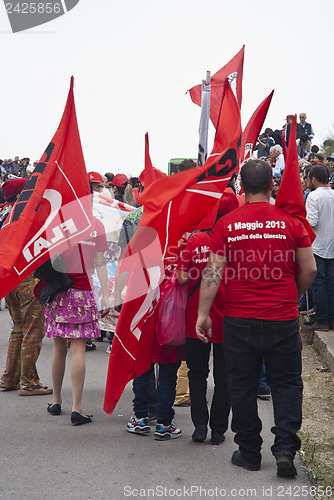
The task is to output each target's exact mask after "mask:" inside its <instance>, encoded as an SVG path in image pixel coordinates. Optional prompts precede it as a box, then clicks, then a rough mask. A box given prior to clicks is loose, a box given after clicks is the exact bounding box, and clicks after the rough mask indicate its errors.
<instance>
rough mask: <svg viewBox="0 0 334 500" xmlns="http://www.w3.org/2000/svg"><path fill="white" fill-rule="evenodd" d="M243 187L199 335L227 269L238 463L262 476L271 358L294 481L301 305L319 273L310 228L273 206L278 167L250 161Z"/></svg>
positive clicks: (215, 262) (282, 455)
mask: <svg viewBox="0 0 334 500" xmlns="http://www.w3.org/2000/svg"><path fill="white" fill-rule="evenodd" d="M241 184H242V190H243V192H244V193H245V201H246V203H245V205H244V206H242V207H240V208H238V209H236V210H234V211H233V212H231V213H230V214H228V215H226V216H225V217H224V218H223V219H221V220H220V221H219V222H218V223H217V224H216V226H215V229H214V231H213V234H212V241H211V249H212V253H211V254H210V259H209V262H208V264H207V266H206V269H205V271H204V274H203V279H202V284H201V289H200V303H199V309H198V319H197V324H196V331H197V335H198V337H199V338H200V339H201V340H203V341H204V342H207V340H208V339H207V337H206V335H208V336H210V335H211V320H210V317H209V312H210V307H211V304H212V302H213V299H214V297H215V295H216V292H217V290H218V288H219V282H220V279H221V276H222V272H223V270H224V267H225V264H227V265H228V268H227V272H226V274H225V276H226V278H225V276H224V279H225V285H226V287H225V292H226V294H225V308H224V346H225V354H226V366H227V374H228V379H229V388H230V393H231V403H232V410H233V419H232V430H233V431H234V432H235V433H236V435H235V439H234V440H235V442H236V443H237V444H238V445H239V450H237V451H235V452H234V454H233V456H232V463H233V464H234V465H238V466H241V467H244V468H245V469H247V470H259V469H260V465H261V444H262V438H261V436H260V432H261V429H262V423H261V420H260V419H259V417H258V412H257V401H256V397H257V388H258V384H259V378H260V373H261V366H262V359H263V358H264V361H265V365H266V374H267V382H268V384H269V386H270V388H271V392H272V398H273V405H274V416H275V426H274V427H273V428H272V432H273V433H274V434H275V442H274V445H273V446H272V448H271V450H272V453H273V455H274V456H275V458H276V462H277V474H278V475H279V476H281V477H293V476H295V475H296V474H297V472H296V469H295V466H294V463H293V459H294V456H295V453H296V451H297V450H299V448H300V439H299V437H298V436H297V432H298V430H299V428H300V426H301V421H302V391H303V383H302V379H301V342H300V337H299V323H298V309H297V303H298V301H299V299H300V297H301V295H302V294H303V293H304V292H305V290H306V289H307V288H308V287H309V286H310V284H311V283H312V281H313V279H314V276H315V274H316V266H315V262H314V258H313V255H312V249H311V242H310V238H309V236H308V234H307V232H306V230H305V229H304V226H303V225H302V223H301V222H300V221H299V220H298V219H297V218H294V217H292V216H290V215H288V214H287V213H286V212H285V211H283V210H282V209H280V208H278V207H276V206H274V205H271V204H270V203H269V199H270V194H271V191H272V188H273V180H272V172H271V168H270V166H269V165H268V164H267V163H266V162H264V161H261V160H250V161H249V162H247V163H246V164H245V165H244V166H243V167H242V169H241ZM206 330H208V332H207V334H205V331H206Z"/></svg>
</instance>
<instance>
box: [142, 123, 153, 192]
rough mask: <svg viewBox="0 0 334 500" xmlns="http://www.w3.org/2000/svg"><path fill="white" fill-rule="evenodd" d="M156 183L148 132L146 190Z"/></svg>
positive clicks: (146, 142)
mask: <svg viewBox="0 0 334 500" xmlns="http://www.w3.org/2000/svg"><path fill="white" fill-rule="evenodd" d="M154 181H155V174H154V170H153V165H152V162H151V158H150V149H149V144H148V132H146V134H145V170H144V183H145V184H144V185H145V189H146V188H147V187H148V186H149V185H150V184H152V182H154Z"/></svg>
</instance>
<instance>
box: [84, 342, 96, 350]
mask: <svg viewBox="0 0 334 500" xmlns="http://www.w3.org/2000/svg"><path fill="white" fill-rule="evenodd" d="M95 349H96V345H95V344H93V342H92V341H91V339H87V342H86V351H95Z"/></svg>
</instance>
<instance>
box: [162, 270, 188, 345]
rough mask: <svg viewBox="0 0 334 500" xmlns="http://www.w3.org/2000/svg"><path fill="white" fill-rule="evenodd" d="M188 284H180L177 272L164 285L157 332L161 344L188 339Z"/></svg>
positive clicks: (180, 343)
mask: <svg viewBox="0 0 334 500" xmlns="http://www.w3.org/2000/svg"><path fill="white" fill-rule="evenodd" d="M187 295H188V285H179V284H178V282H177V280H176V273H175V272H174V273H173V274H172V276H171V277H170V278H169V279H168V280H167V281H166V283H165V284H164V285H163V286H162V289H161V296H160V301H159V305H158V310H157V315H156V323H155V333H156V336H157V340H158V342H159V344H160V345H170V346H178V345H182V344H184V343H185V341H186V306H187Z"/></svg>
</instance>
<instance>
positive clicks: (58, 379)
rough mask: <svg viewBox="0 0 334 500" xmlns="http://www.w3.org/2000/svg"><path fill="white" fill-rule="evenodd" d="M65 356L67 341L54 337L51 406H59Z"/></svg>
mask: <svg viewBox="0 0 334 500" xmlns="http://www.w3.org/2000/svg"><path fill="white" fill-rule="evenodd" d="M66 354H67V339H63V338H62V337H54V339H53V357H52V367H51V375H52V384H53V399H52V404H58V405H60V404H61V387H62V385H63V379H64V373H65V360H66Z"/></svg>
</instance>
